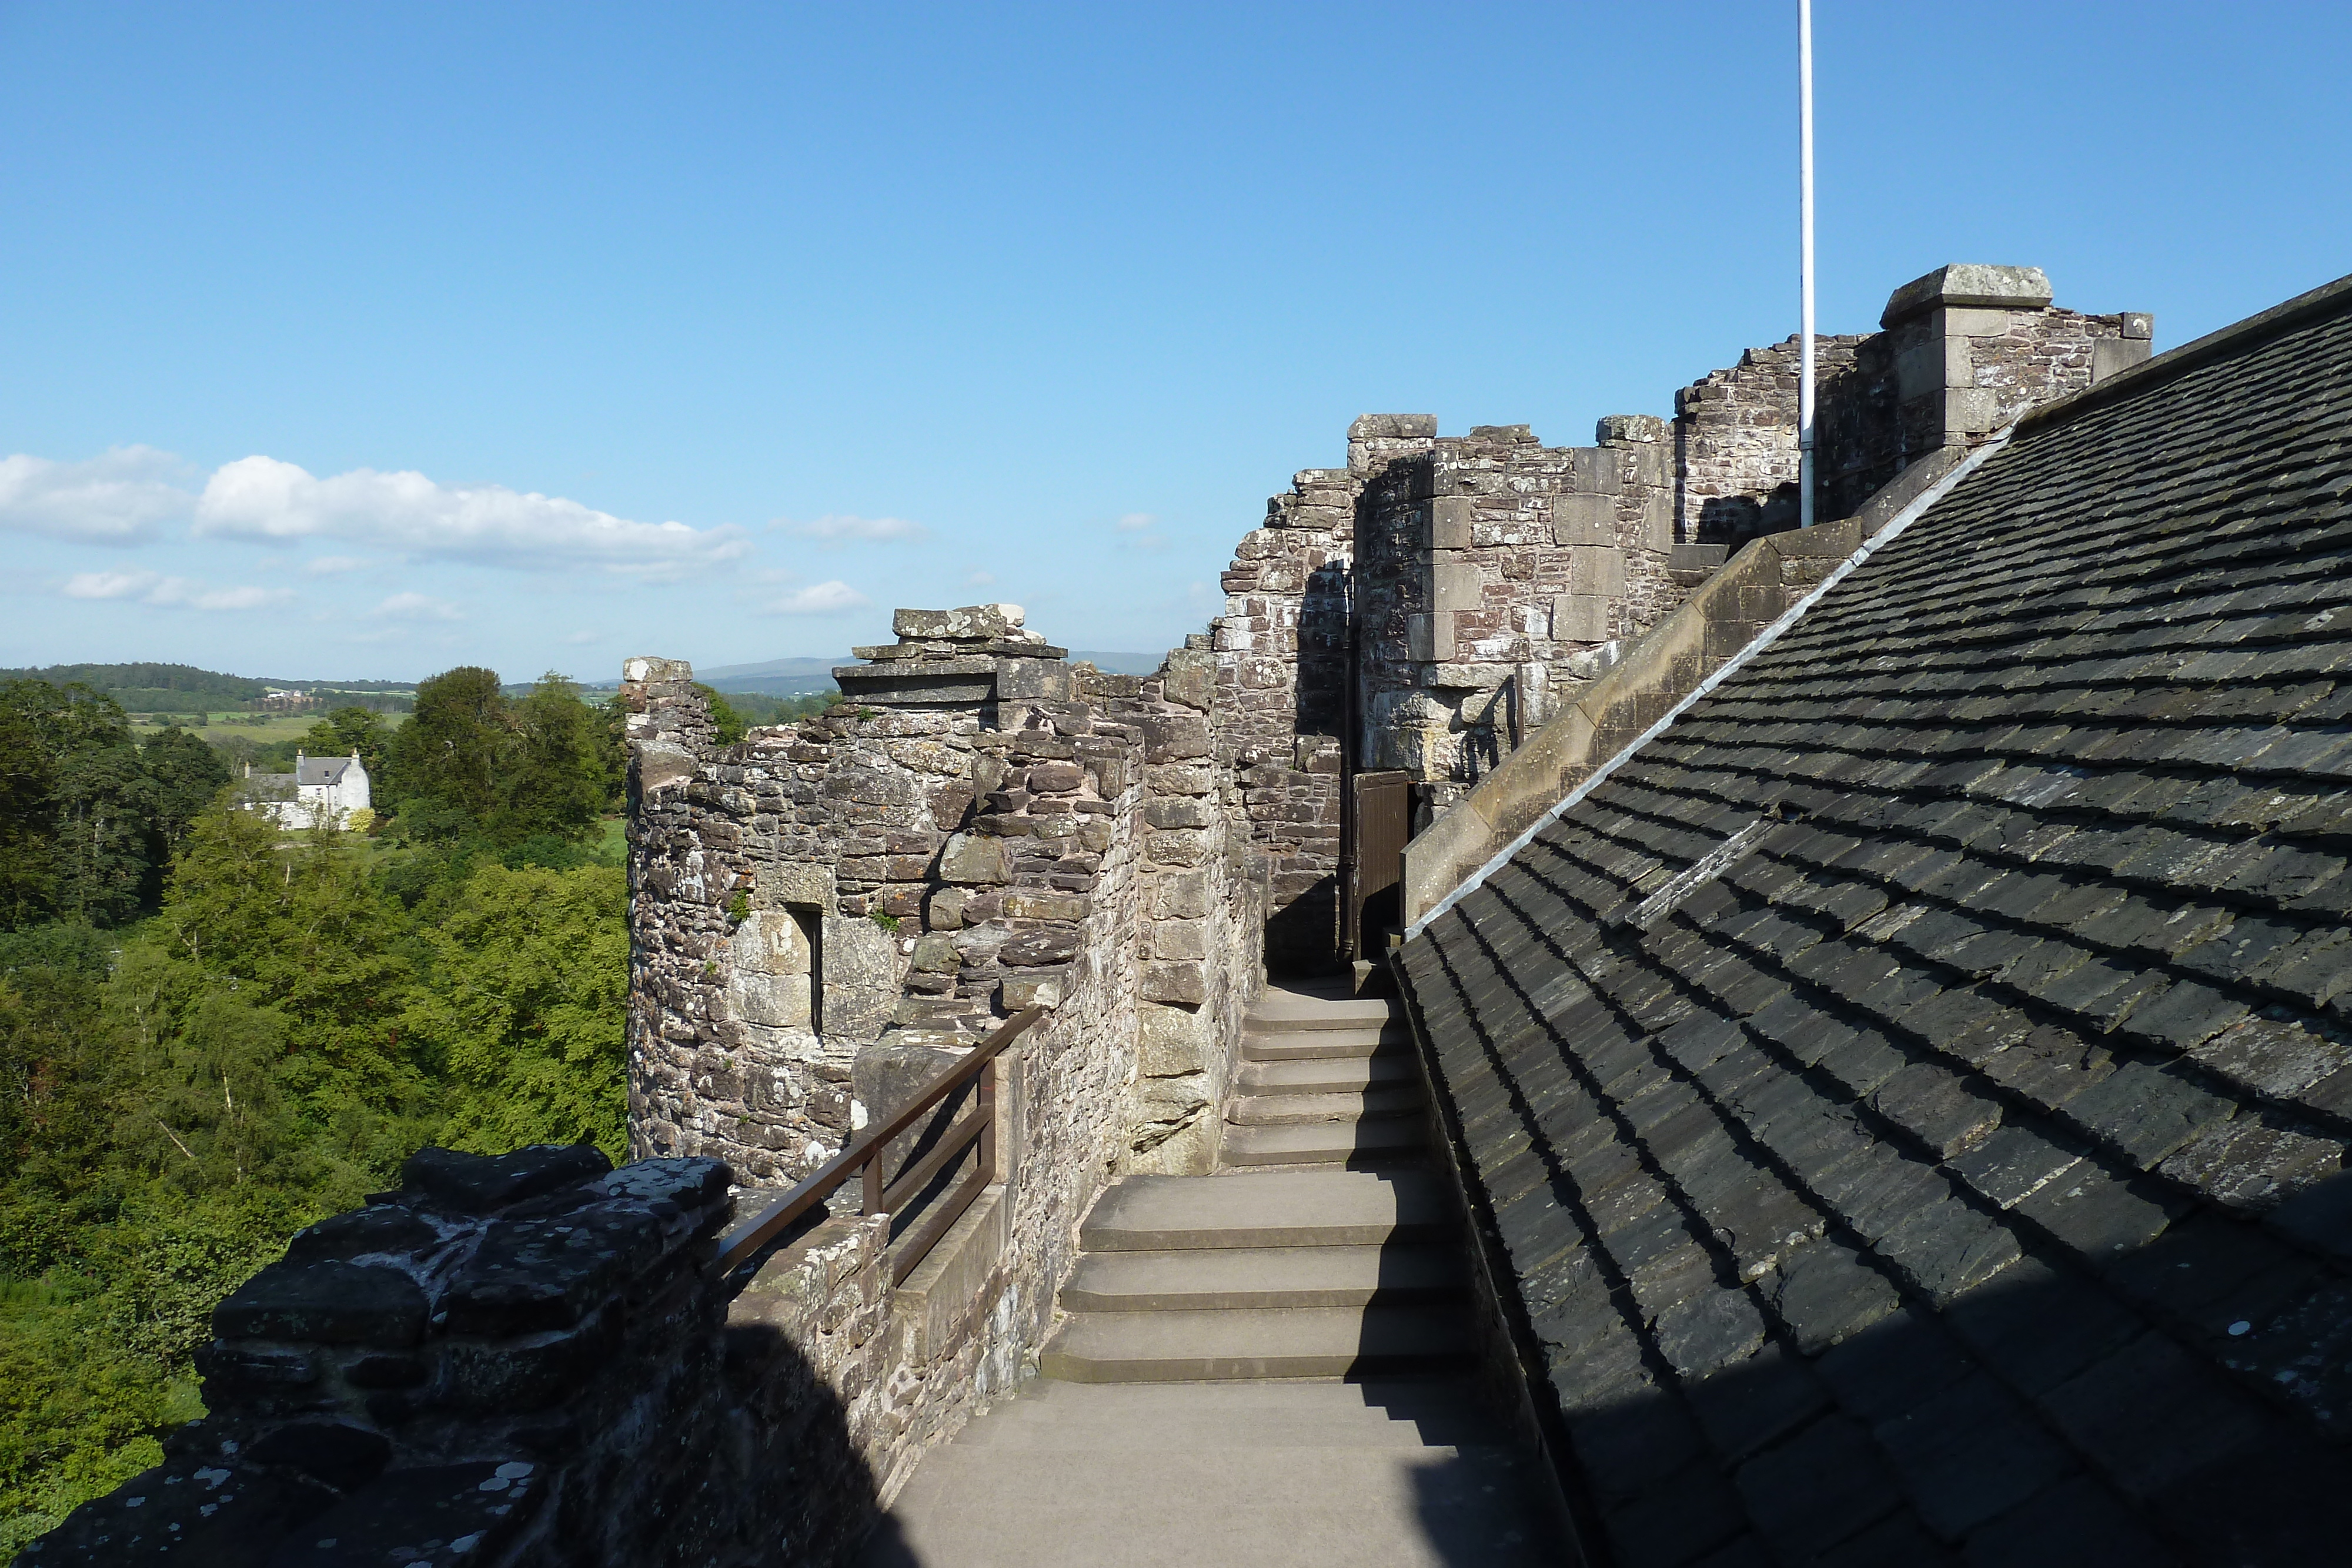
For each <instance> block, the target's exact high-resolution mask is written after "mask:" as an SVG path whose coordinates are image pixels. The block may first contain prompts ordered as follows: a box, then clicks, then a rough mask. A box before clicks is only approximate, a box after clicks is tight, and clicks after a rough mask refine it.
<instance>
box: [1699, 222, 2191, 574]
mask: <svg viewBox="0 0 2352 1568" xmlns="http://www.w3.org/2000/svg"><path fill="white" fill-rule="evenodd" d="M2150 331H2151V319H2150V318H2149V317H2148V316H2147V315H2146V314H2144V313H2140V312H2134V311H2123V312H2117V313H2116V314H2113V315H2106V316H2089V315H2084V314H2082V313H2081V312H2079V311H2074V310H2067V309H2062V308H2057V307H2055V306H2053V305H2052V304H2051V292H2050V283H2049V279H2048V278H2047V277H2043V276H2042V272H2041V270H2040V269H2039V268H2037V267H1986V266H1976V265H1955V266H1951V267H1939V268H1937V270H1936V271H1934V272H1932V273H1929V274H1927V276H1926V277H1920V278H1917V279H1916V280H1914V281H1913V282H1911V283H1907V284H1906V285H1904V286H1903V287H1901V288H1898V289H1896V290H1895V292H1894V294H1893V296H1892V297H1891V298H1889V299H1888V301H1887V306H1886V309H1885V312H1884V313H1883V315H1882V316H1881V318H1880V330H1879V331H1877V332H1874V333H1869V334H1866V335H1854V336H1845V337H1834V336H1831V337H1817V338H1816V339H1815V340H1814V345H1815V347H1814V353H1815V373H1816V377H1817V382H1818V384H1817V388H1816V393H1815V417H1814V426H1815V447H1814V457H1815V470H1816V472H1815V484H1816V494H1815V501H1816V511H1817V515H1818V520H1820V521H1823V522H1827V521H1830V520H1832V519H1834V518H1839V517H1850V516H1852V515H1853V513H1854V512H1855V510H1856V509H1858V508H1859V507H1861V506H1862V504H1863V503H1864V501H1866V500H1868V499H1869V498H1870V497H1872V496H1873V495H1874V494H1876V493H1877V492H1878V491H1879V490H1880V489H1881V488H1882V487H1884V486H1885V485H1887V484H1888V483H1890V482H1891V481H1892V480H1893V479H1894V478H1895V476H1896V475H1898V474H1900V473H1901V472H1902V471H1903V470H1904V469H1905V468H1906V467H1907V466H1909V465H1911V464H1913V463H1916V462H1917V461H1919V460H1920V459H1922V458H1924V457H1926V456H1927V455H1929V454H1931V453H1934V452H1936V451H1937V450H1939V449H1943V448H1958V449H1963V450H1965V449H1966V448H1968V447H1970V446H1973V445H1975V444H1978V443H1979V442H1980V441H1982V440H1983V439H1984V438H1985V437H1986V436H1988V435H1990V434H1992V433H1993V432H1994V431H1996V430H1998V429H2000V427H2002V426H2003V425H2005V424H2008V423H2011V421H2013V420H2015V419H2016V418H2017V417H2018V416H2019V415H2020V414H2021V413H2024V412H2025V411H2026V410H2027V409H2029V408H2032V406H2034V405H2035V404H2036V403H2041V402H2050V401H2051V400H2053V399H2054V398H2058V397H2063V396H2064V395H2065V394H2067V393H2069V392H2078V391H2080V390H2082V389H2083V388H2084V387H2087V386H2089V385H2091V384H2092V383H2093V382H2095V381H2099V380H2102V379H2104V378H2105V377H2106V376H2109V375H2112V374H2114V373H2115V372H2116V371H2119V370H2122V369H2124V368H2125V367H2126V366H2127V365H2132V364H2137V363H2138V362H2139V361H2141V360H2144V359H2146V358H2147V355H2148V351H2149V349H2150V346H2151V345H2150ZM1798 362H1799V355H1798V341H1797V340H1796V339H1795V338H1793V337H1791V338H1789V339H1787V340H1784V341H1782V342H1779V343H1775V344H1772V345H1770V346H1769V347H1766V348H1760V349H1750V350H1748V351H1747V352H1746V353H1744V354H1742V355H1741V356H1740V359H1739V362H1738V364H1737V365H1734V366H1732V367H1730V368H1728V369H1725V370H1720V371H1713V372H1710V373H1709V374H1707V375H1706V376H1704V377H1701V378H1700V379H1699V380H1698V381H1696V382H1693V383H1692V384H1691V385H1689V386H1687V387H1685V388H1683V389H1681V390H1680V391H1679V392H1677V393H1676V394H1675V448H1676V459H1675V461H1676V465H1677V468H1678V470H1679V473H1680V490H1679V494H1678V496H1677V499H1676V520H1675V528H1676V531H1677V534H1678V536H1679V538H1681V539H1682V540H1683V541H1685V542H1688V543H1697V542H1704V543H1707V544H1711V545H1723V546H1728V547H1730V548H1733V549H1736V548H1738V546H1739V545H1740V544H1742V543H1744V542H1746V541H1747V540H1748V539H1750V538H1756V537H1757V536H1759V535H1760V534H1767V533H1772V532H1776V531H1778V530H1779V529H1781V528H1793V527H1795V526H1796V523H1797V510H1798V508H1797V489H1796V486H1797V476H1798V452H1797V401H1798V385H1797V382H1798Z"/></svg>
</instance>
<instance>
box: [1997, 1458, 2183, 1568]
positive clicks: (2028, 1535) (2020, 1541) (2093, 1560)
mask: <svg viewBox="0 0 2352 1568" xmlns="http://www.w3.org/2000/svg"><path fill="white" fill-rule="evenodd" d="M1967 1552H1968V1563H1969V1568H2176V1565H2177V1564H2179V1562H2180V1559H2179V1557H2178V1556H2177V1555H2176V1554H2175V1553H2174V1552H2172V1550H2171V1549H2170V1548H2169V1547H2167V1546H2165V1545H2164V1544H2162V1543H2161V1542H2158V1540H2157V1538H2156V1537H2155V1536H2153V1535H2151V1534H2149V1533H2148V1532H2147V1527H2146V1525H2145V1524H2144V1523H2143V1522H2142V1516H2141V1515H2140V1513H2139V1511H2137V1510H2136V1509H2133V1508H2130V1507H2127V1506H2126V1504H2125V1503H2124V1502H2123V1500H2121V1499H2119V1498H2117V1497H2116V1494H2115V1493H2114V1492H2112V1491H2110V1490H2107V1488H2105V1486H2102V1485H2101V1484H2100V1483H2099V1482H2098V1481H2096V1480H2095V1479H2092V1478H2091V1477H2089V1476H2075V1477H2074V1478H2072V1479H2067V1480H2063V1481H2060V1482H2059V1483H2058V1484H2057V1485H2055V1486H2053V1487H2051V1488H2050V1489H2049V1490H2045V1491H2042V1492H2041V1493H2039V1494H2037V1495H2036V1496H2034V1497H2032V1498H2030V1499H2028V1500H2026V1501H2024V1502H2021V1503H2020V1504H2018V1506H2017V1507H2015V1508H2013V1509H2011V1510H2010V1511H2008V1512H2006V1513H2004V1514H2002V1515H2001V1516H2000V1518H1998V1519H1995V1520H1991V1521H1988V1522H1986V1523H1985V1524H1984V1525H1983V1526H1981V1527H1980V1528H1979V1529H1978V1530H1976V1531H1973V1532H1972V1533H1971V1534H1970V1535H1969V1540H1968V1547H1967Z"/></svg>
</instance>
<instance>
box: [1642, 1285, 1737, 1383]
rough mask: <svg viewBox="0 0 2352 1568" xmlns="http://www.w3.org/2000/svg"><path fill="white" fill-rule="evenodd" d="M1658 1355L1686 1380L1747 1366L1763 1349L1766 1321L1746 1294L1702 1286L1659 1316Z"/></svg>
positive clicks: (1655, 1324)
mask: <svg viewBox="0 0 2352 1568" xmlns="http://www.w3.org/2000/svg"><path fill="white" fill-rule="evenodd" d="M1650 1332H1651V1334H1652V1336H1653V1338H1654V1340H1655V1342H1656V1344H1657V1347H1658V1354H1661V1355H1663V1356H1664V1357H1665V1358H1666V1360H1667V1362H1668V1363H1669V1364H1671V1365H1672V1366H1673V1367H1674V1369H1675V1371H1676V1372H1678V1373H1680V1374H1681V1375H1683V1376H1684V1377H1685V1378H1696V1377H1704V1376H1706V1375H1707V1374H1708V1373H1711V1372H1714V1371H1715V1370H1716V1369H1717V1368H1718V1367H1722V1366H1725V1365H1727V1364H1730V1363H1733V1362H1738V1361H1745V1360H1746V1359H1748V1357H1749V1356H1750V1355H1752V1354H1755V1352H1756V1350H1757V1348H1758V1347H1759V1345H1761V1344H1762V1343H1764V1318H1763V1315H1762V1313H1760V1312H1758V1311H1757V1308H1756V1303H1755V1302H1754V1301H1751V1300H1750V1299H1749V1298H1748V1292H1747V1291H1745V1290H1741V1289H1737V1288H1733V1287H1729V1286H1724V1285H1720V1284H1709V1285H1706V1286H1702V1288H1700V1289H1699V1290H1697V1291H1694V1292H1692V1293H1691V1294H1690V1295H1688V1296H1685V1298H1683V1299H1682V1300H1680V1301H1675V1303H1674V1304H1673V1305H1671V1306H1669V1307H1666V1308H1665V1309H1664V1311H1662V1312H1659V1313H1658V1314H1657V1318H1656V1320H1655V1321H1654V1322H1653V1323H1652V1325H1651V1331H1650Z"/></svg>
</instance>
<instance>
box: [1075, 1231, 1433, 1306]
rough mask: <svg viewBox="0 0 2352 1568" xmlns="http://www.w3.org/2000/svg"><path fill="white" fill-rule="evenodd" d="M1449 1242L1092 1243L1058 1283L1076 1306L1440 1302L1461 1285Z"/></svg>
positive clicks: (1346, 1304) (1333, 1304)
mask: <svg viewBox="0 0 2352 1568" xmlns="http://www.w3.org/2000/svg"><path fill="white" fill-rule="evenodd" d="M1464 1282H1465V1274H1464V1271H1463V1260H1462V1256H1461V1254H1460V1253H1459V1252H1457V1251H1456V1250H1454V1249H1453V1248H1451V1247H1446V1246H1443V1245H1439V1246H1417V1247H1415V1246H1407V1247H1228V1248H1221V1249H1215V1250H1210V1251H1200V1250H1195V1251H1187V1252H1089V1253H1087V1254H1085V1255H1084V1256H1082V1257H1080V1258H1079V1260H1078V1266H1077V1268H1076V1270H1073V1271H1072V1273H1071V1275H1070V1282H1069V1283H1068V1284H1066V1285H1065V1286H1063V1287H1062V1307H1063V1310H1064V1311H1066V1312H1209V1311H1238V1310H1244V1309H1249V1310H1260V1311H1271V1310H1274V1309H1276V1308H1281V1307H1366V1306H1370V1305H1371V1304H1372V1303H1373V1302H1374V1301H1379V1302H1380V1303H1381V1304H1382V1305H1390V1306H1393V1305H1399V1304H1404V1303H1409V1302H1415V1301H1440V1300H1444V1299H1446V1298H1449V1297H1454V1296H1458V1295H1460V1294H1461V1293H1462V1290H1463V1286H1464Z"/></svg>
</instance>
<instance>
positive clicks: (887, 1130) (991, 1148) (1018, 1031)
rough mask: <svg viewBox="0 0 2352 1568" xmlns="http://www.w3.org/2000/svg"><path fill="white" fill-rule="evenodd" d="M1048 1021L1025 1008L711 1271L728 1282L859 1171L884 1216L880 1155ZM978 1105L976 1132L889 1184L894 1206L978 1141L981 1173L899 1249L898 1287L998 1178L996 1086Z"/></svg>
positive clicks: (768, 1214) (775, 1208)
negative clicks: (726, 1277) (728, 1277)
mask: <svg viewBox="0 0 2352 1568" xmlns="http://www.w3.org/2000/svg"><path fill="white" fill-rule="evenodd" d="M1044 1017H1045V1009H1043V1008H1023V1009H1021V1010H1020V1011H1019V1012H1017V1013H1014V1014H1013V1016H1012V1017H1011V1018H1009V1019H1005V1020H1004V1021H1003V1023H1001V1024H999V1025H997V1027H996V1028H995V1030H993V1031H992V1032H991V1033H990V1035H989V1036H988V1038H987V1039H985V1040H982V1041H981V1042H980V1043H979V1044H978V1045H976V1046H974V1047H973V1048H972V1050H971V1054H970V1055H968V1056H966V1057H965V1058H964V1059H963V1060H962V1061H959V1062H957V1063H956V1064H955V1065H954V1066H953V1067H950V1068H949V1069H948V1070H947V1071H945V1072H942V1073H940V1075H939V1076H938V1077H937V1078H934V1079H932V1080H931V1081H930V1082H929V1083H928V1084H926V1085H924V1087H923V1090H922V1092H920V1093H919V1094H917V1095H916V1096H915V1097H914V1098H913V1099H912V1100H910V1101H908V1103H906V1105H905V1106H903V1107H902V1108H901V1109H900V1110H899V1111H898V1114H896V1115H894V1116H892V1117H891V1118H890V1119H889V1120H888V1121H887V1122H884V1123H882V1124H879V1125H878V1126H871V1127H868V1128H866V1131H864V1132H863V1133H860V1134H857V1136H856V1138H854V1139H852V1140H851V1141H850V1143H849V1145H848V1146H847V1147H846V1148H845V1149H843V1150H842V1151H841V1153H839V1154H837V1155H834V1156H833V1158H831V1159H829V1160H827V1161H825V1162H824V1164H823V1165H821V1166H818V1167H817V1168H816V1169H815V1170H814V1172H812V1173H811V1174H810V1175H809V1176H808V1177H807V1178H806V1179H805V1180H803V1182H802V1183H801V1184H800V1185H799V1186H795V1187H794V1188H793V1190H792V1191H790V1192H788V1193H786V1194H784V1196H783V1197H780V1198H778V1199H777V1200H776V1201H775V1202H773V1203H772V1204H770V1205H769V1206H768V1207H766V1208H765V1209H763V1210H761V1213H760V1217H759V1218H757V1219H754V1220H752V1221H751V1224H749V1225H747V1226H745V1227H744V1228H742V1229H740V1230H739V1231H737V1232H736V1233H735V1236H734V1238H733V1239H731V1240H730V1241H729V1242H728V1243H727V1245H726V1247H725V1248H724V1249H721V1250H720V1252H719V1256H718V1258H717V1259H716V1260H713V1261H712V1263H711V1265H710V1267H711V1271H712V1272H713V1273H714V1274H719V1275H724V1274H728V1273H731V1272H732V1271H734V1270H737V1269H739V1268H740V1267H742V1265H743V1264H744V1263H745V1262H746V1261H748V1260H750V1259H751V1256H752V1255H753V1254H755V1253H757V1252H758V1251H759V1250H760V1249H761V1248H762V1247H765V1246H766V1245H767V1244H768V1243H769V1242H771V1241H772V1240H774V1239H776V1237H777V1236H779V1235H781V1234H782V1232H783V1230H784V1228H785V1227H787V1226H789V1225H791V1224H792V1223H793V1221H794V1220H796V1219H798V1218H801V1217H802V1216H803V1215H804V1214H806V1213H807V1212H808V1211H809V1210H810V1209H812V1208H814V1207H816V1206H817V1205H818V1204H819V1203H822V1202H823V1201H824V1199H826V1198H828V1197H832V1196H833V1194H834V1192H835V1190H836V1189H837V1188H838V1187H840V1186H841V1185H842V1184H843V1183H844V1182H845V1181H847V1180H848V1179H849V1176H850V1175H851V1174H852V1173H853V1172H855V1171H857V1170H858V1169H859V1168H860V1167H863V1168H864V1170H865V1173H866V1192H865V1199H866V1201H865V1211H866V1213H867V1214H879V1213H881V1212H883V1207H882V1206H883V1200H884V1197H885V1193H884V1187H883V1176H884V1173H883V1170H882V1155H883V1152H884V1150H885V1149H886V1148H887V1146H888V1145H889V1143H890V1140H891V1139H893V1138H895V1137H897V1136H898V1134H901V1133H903V1132H905V1131H906V1130H907V1129H908V1128H909V1127H911V1126H913V1125H914V1124H916V1123H918V1122H919V1121H921V1120H922V1119H923V1117H924V1116H925V1115H926V1114H927V1113H929V1111H930V1110H931V1109H932V1108H933V1107H934V1106H936V1105H938V1104H939V1103H940V1102H941V1101H943V1100H945V1099H946V1098H947V1097H948V1096H949V1095H950V1094H952V1093H954V1092H956V1091H957V1090H959V1089H961V1088H962V1087H963V1086H964V1085H965V1084H967V1083H969V1082H971V1081H972V1080H973V1079H975V1078H979V1077H980V1075H981V1073H982V1071H983V1070H985V1069H986V1068H987V1066H988V1064H989V1063H990V1062H991V1061H994V1060H995V1059H996V1057H997V1056H998V1054H999V1053H1000V1052H1002V1051H1003V1050H1004V1048H1005V1047H1007V1046H1009V1045H1011V1044H1012V1043H1013V1041H1014V1040H1018V1039H1020V1038H1021V1035H1022V1032H1023V1031H1024V1030H1027V1029H1028V1028H1029V1027H1030V1026H1031V1025H1032V1024H1034V1023H1035V1022H1036V1021H1037V1020H1038V1019H1042V1018H1044ZM979 1102H980V1103H979V1105H978V1106H977V1107H976V1112H975V1114H974V1115H973V1116H972V1118H971V1122H972V1124H973V1125H972V1127H971V1130H969V1131H967V1130H965V1129H961V1128H959V1129H955V1130H953V1131H950V1133H949V1134H947V1137H946V1138H944V1139H943V1140H941V1143H940V1147H939V1148H938V1149H935V1150H933V1151H932V1153H931V1155H928V1156H926V1157H925V1158H924V1159H923V1160H922V1161H921V1162H920V1163H919V1164H918V1165H916V1166H910V1167H908V1169H907V1170H906V1171H905V1172H903V1173H901V1175H900V1176H899V1179H898V1181H897V1182H894V1183H892V1184H890V1186H889V1190H888V1195H887V1196H888V1197H890V1198H892V1199H893V1200H895V1199H897V1198H898V1197H901V1196H904V1195H905V1194H906V1193H907V1192H908V1190H909V1188H910V1180H911V1178H913V1177H916V1176H920V1177H921V1178H922V1179H921V1181H920V1182H913V1183H912V1189H913V1190H919V1189H920V1187H921V1186H924V1185H927V1184H928V1183H929V1181H930V1179H931V1178H932V1177H933V1176H937V1175H939V1173H940V1170H941V1169H943V1168H945V1166H946V1165H947V1163H948V1160H947V1155H948V1153H949V1152H950V1150H952V1151H953V1152H955V1153H958V1154H961V1152H962V1150H963V1149H964V1147H965V1146H966V1145H969V1144H970V1143H971V1140H972V1139H973V1138H975V1137H977V1138H978V1139H979V1140H980V1168H979V1169H978V1170H976V1171H974V1172H973V1173H972V1175H971V1178H970V1179H969V1180H967V1181H965V1182H964V1183H963V1184H962V1186H959V1187H958V1188H957V1189H956V1191H955V1192H954V1193H953V1194H952V1195H951V1196H950V1197H949V1198H948V1199H947V1200H946V1201H945V1202H944V1203H942V1204H941V1205H940V1208H939V1211H938V1212H937V1213H934V1214H932V1215H930V1216H929V1218H926V1219H925V1220H924V1222H923V1224H922V1225H921V1226H920V1227H919V1228H918V1229H917V1230H916V1231H915V1232H914V1233H913V1234H912V1235H910V1236H909V1237H908V1239H907V1241H906V1244H905V1245H904V1246H902V1247H901V1248H900V1249H898V1256H897V1259H896V1260H895V1261H894V1262H893V1263H892V1265H891V1282H892V1283H893V1284H896V1283H898V1281H901V1280H904V1279H905V1278H906V1277H907V1276H908V1274H909V1273H911V1272H913V1270H914V1269H915V1267H916V1265H917V1264H919V1263H920V1262H921V1261H922V1260H923V1257H924V1255H925V1254H926V1253H928V1252H929V1251H930V1249H932V1248H933V1247H934V1246H936V1245H938V1243H939V1239H940V1237H941V1236H944V1235H946V1234H947V1229H948V1227H949V1226H950V1225H953V1224H954V1223H955V1222H956V1220H957V1219H958V1218H961V1216H962V1214H963V1211H964V1210H965V1209H967V1208H969V1207H971V1201H972V1199H974V1198H976V1197H979V1196H980V1192H981V1189H982V1187H984V1186H987V1185H988V1183H989V1180H990V1177H991V1176H992V1174H993V1167H994V1166H995V1164H996V1157H995V1156H996V1094H995V1092H994V1085H993V1084H992V1082H989V1081H988V1080H987V1079H984V1078H982V1079H981V1084H980V1094H979Z"/></svg>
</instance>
